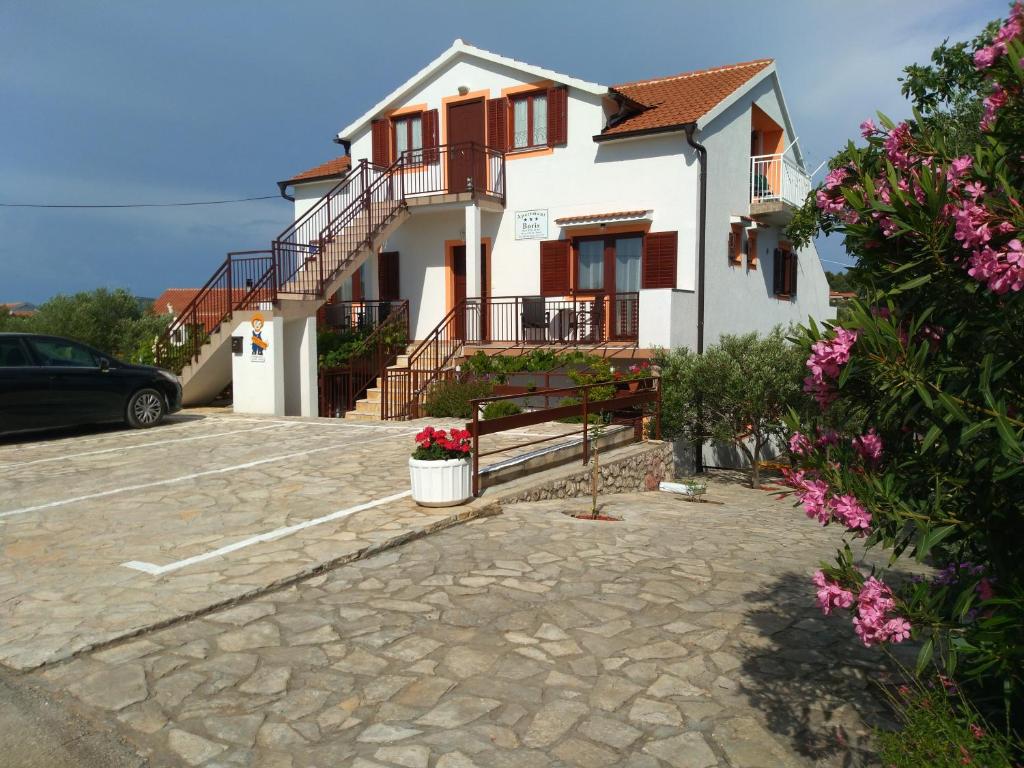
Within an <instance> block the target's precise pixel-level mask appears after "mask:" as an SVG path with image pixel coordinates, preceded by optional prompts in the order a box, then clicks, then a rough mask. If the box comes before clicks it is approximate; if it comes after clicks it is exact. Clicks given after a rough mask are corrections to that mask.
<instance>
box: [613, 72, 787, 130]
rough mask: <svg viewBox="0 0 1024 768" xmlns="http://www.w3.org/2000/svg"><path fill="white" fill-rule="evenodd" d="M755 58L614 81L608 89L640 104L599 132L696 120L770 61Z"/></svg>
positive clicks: (664, 127) (669, 124) (650, 127)
mask: <svg viewBox="0 0 1024 768" xmlns="http://www.w3.org/2000/svg"><path fill="white" fill-rule="evenodd" d="M772 61H773V60H772V59H757V60H756V61H747V62H743V63H740V64H729V65H726V66H723V67H714V68H712V69H701V70H697V71H695V72H683V73H681V74H678V75H670V76H668V77H659V78H655V79H653V80H638V81H636V82H632V83H622V84H621V85H613V86H612V88H611V90H612V91H615V92H617V93H619V94H621V95H623V96H625V97H626V98H627V99H629V100H630V101H633V102H636V103H637V104H639V105H641V106H642V107H643V109H642V110H640V111H639V112H637V113H635V114H632V115H630V116H628V117H626V118H625V119H624V120H622V121H621V122H619V123H616V124H615V125H614V126H612V127H610V128H605V129H604V130H603V131H602V132H601V135H602V136H621V135H623V134H633V133H644V132H647V131H656V130H659V129H666V128H674V127H677V126H682V125H686V124H688V123H694V122H696V121H697V120H698V119H699V118H700V117H702V116H703V115H706V114H707V113H708V112H710V111H711V110H712V109H714V108H715V106H717V105H718V104H719V103H720V102H721V101H723V100H724V99H725V98H727V97H728V96H729V94H731V93H733V92H734V91H735V90H736V89H737V88H739V87H740V86H742V85H743V84H744V83H746V82H747V81H748V80H749V79H750V78H752V77H753V76H754V75H756V74H757V73H758V72H760V71H762V70H763V69H765V68H766V67H768V66H770V65H771V64H772Z"/></svg>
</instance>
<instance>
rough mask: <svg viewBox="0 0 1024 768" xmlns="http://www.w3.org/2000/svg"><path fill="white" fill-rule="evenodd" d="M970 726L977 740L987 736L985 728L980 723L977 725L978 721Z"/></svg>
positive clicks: (972, 734)
mask: <svg viewBox="0 0 1024 768" xmlns="http://www.w3.org/2000/svg"><path fill="white" fill-rule="evenodd" d="M970 728H971V736H973V737H974V738H975V740H976V741H981V740H982V739H983V738H985V729H984V728H982V727H981V726H980V725H977V724H976V723H971V725H970Z"/></svg>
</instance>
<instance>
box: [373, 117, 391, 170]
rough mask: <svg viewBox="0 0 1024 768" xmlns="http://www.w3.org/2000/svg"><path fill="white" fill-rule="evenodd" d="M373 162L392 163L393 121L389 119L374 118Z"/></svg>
mask: <svg viewBox="0 0 1024 768" xmlns="http://www.w3.org/2000/svg"><path fill="white" fill-rule="evenodd" d="M372 138H373V164H374V165H381V166H388V165H391V123H390V121H389V120H374V121H373V127H372Z"/></svg>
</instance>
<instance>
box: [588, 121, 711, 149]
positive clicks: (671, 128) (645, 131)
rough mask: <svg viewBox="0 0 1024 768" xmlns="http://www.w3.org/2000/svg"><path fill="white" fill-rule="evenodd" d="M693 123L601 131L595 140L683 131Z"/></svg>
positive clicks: (602, 140)
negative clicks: (619, 130) (608, 131)
mask: <svg viewBox="0 0 1024 768" xmlns="http://www.w3.org/2000/svg"><path fill="white" fill-rule="evenodd" d="M691 125H696V123H692V122H691V123H677V124H675V125H662V126H658V127H657V128H638V129H636V130H635V131H622V132H621V133H599V134H597V135H595V136H594V141H595V142H597V143H598V144H601V143H603V142H606V141H615V140H616V139H633V138H636V137H638V136H654V135H657V134H659V133H681V132H683V131H685V130H686V129H687V127H688V126H691Z"/></svg>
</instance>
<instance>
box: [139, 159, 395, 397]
mask: <svg viewBox="0 0 1024 768" xmlns="http://www.w3.org/2000/svg"><path fill="white" fill-rule="evenodd" d="M402 165H403V160H402V159H399V160H398V161H396V162H395V163H394V164H393V165H391V166H390V167H388V168H379V167H378V166H374V165H372V164H370V163H368V162H367V161H365V160H364V161H362V162H361V163H360V164H359V165H358V166H357V167H356V169H355V170H354V171H353V172H352V173H350V174H349V175H348V176H346V177H345V179H343V180H342V181H341V182H339V183H338V184H337V185H336V186H335V187H334V188H333V189H331V190H330V191H329V192H328V193H327V194H326V195H324V196H323V197H322V198H321V199H320V200H319V201H318V202H317V203H316V204H315V205H314V206H313V207H312V208H310V210H309V211H307V212H306V213H305V214H304V215H303V216H301V217H300V218H299V219H297V220H296V221H295V222H294V223H293V224H291V225H290V226H289V227H288V228H287V229H286V230H284V232H282V233H281V234H280V235H278V237H277V238H276V239H275V240H274V241H273V243H272V247H271V249H270V250H269V251H248V252H240V253H230V254H228V257H227V259H225V261H224V263H223V264H221V266H220V267H219V268H218V269H217V271H216V272H214V274H213V276H212V277H211V278H210V279H209V280H208V281H207V282H206V284H205V285H204V286H203V287H202V289H200V291H199V293H198V294H197V295H196V297H195V298H194V299H193V300H192V301H191V302H190V303H189V304H188V305H187V306H186V307H185V308H184V309H183V310H182V312H181V313H180V314H179V316H178V317H177V318H176V319H175V320H174V322H172V323H171V325H170V326H169V327H168V328H167V330H166V331H165V332H164V333H163V335H162V336H161V337H160V338H158V339H157V342H156V349H155V351H156V359H157V363H158V365H160V366H162V367H164V368H167V369H169V370H171V371H174V372H176V373H178V374H179V375H180V377H181V383H182V399H183V401H184V403H185V404H186V405H196V404H201V403H205V402H209V401H210V400H211V399H212V398H213V397H215V396H216V395H217V394H218V393H219V392H221V391H222V390H223V389H224V387H225V386H227V385H228V384H229V383H230V381H231V354H230V342H229V339H230V337H231V335H232V332H233V331H234V330H235V328H236V327H237V326H238V324H239V323H240V322H241V321H242V319H244V317H239V316H238V313H239V312H240V311H254V310H264V311H274V312H280V313H282V314H285V315H292V316H309V315H312V314H314V313H315V312H316V310H317V309H318V308H319V307H320V306H321V305H323V304H324V302H325V301H326V300H327V297H328V296H330V295H332V294H333V293H334V292H335V291H337V290H338V288H339V287H340V286H341V284H342V283H343V281H344V280H346V279H347V278H348V277H350V276H351V275H352V274H353V273H354V272H355V271H356V270H357V269H359V267H360V266H362V264H363V262H365V261H366V259H367V258H368V257H369V256H370V255H371V254H373V253H375V252H376V251H377V249H378V248H379V247H380V246H381V245H382V244H383V242H384V241H385V240H386V239H387V238H388V237H389V236H390V235H391V234H392V233H393V232H394V231H395V230H396V229H397V228H398V227H400V226H401V225H402V223H403V222H404V221H405V219H406V218H407V217H408V216H409V215H410V213H409V210H408V206H407V205H406V202H405V200H404V198H403V197H402V196H401V194H399V195H395V191H396V185H395V179H396V176H398V174H400V173H401V171H402Z"/></svg>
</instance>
